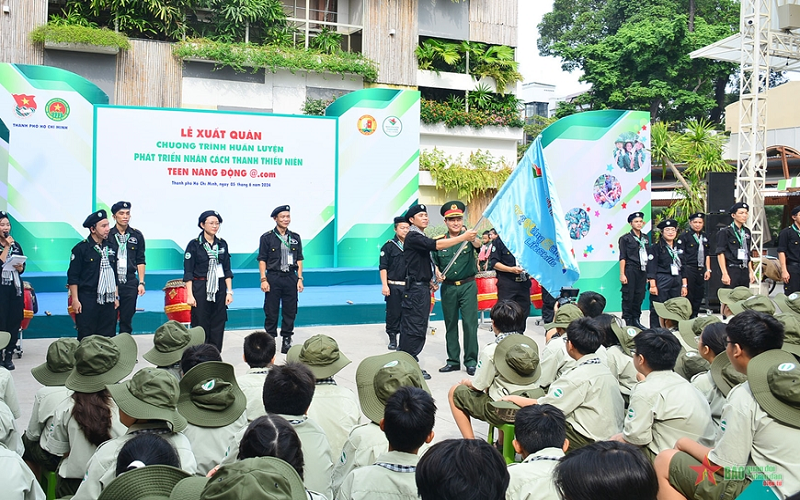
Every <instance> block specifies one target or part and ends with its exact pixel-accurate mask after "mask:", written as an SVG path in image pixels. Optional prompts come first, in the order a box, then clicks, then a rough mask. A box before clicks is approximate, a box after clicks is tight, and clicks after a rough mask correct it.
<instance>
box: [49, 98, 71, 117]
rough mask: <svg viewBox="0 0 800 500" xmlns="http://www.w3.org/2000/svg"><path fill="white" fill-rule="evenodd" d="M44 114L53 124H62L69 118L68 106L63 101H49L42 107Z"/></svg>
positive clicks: (56, 99) (57, 99) (58, 99)
mask: <svg viewBox="0 0 800 500" xmlns="http://www.w3.org/2000/svg"><path fill="white" fill-rule="evenodd" d="M44 114H46V115H47V117H48V118H50V119H51V120H53V121H54V122H63V121H64V120H66V119H67V117H68V116H69V104H67V101H65V100H64V99H61V98H60V97H56V98H55V99H50V100H49V101H47V104H46V105H45V106H44Z"/></svg>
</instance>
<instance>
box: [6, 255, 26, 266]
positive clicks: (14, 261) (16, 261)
mask: <svg viewBox="0 0 800 500" xmlns="http://www.w3.org/2000/svg"><path fill="white" fill-rule="evenodd" d="M26 260H28V258H27V257H26V256H24V255H12V256H11V257H9V258H8V260H6V263H5V264H3V269H4V270H8V269H14V266H18V265H20V264H24V263H25V261H26Z"/></svg>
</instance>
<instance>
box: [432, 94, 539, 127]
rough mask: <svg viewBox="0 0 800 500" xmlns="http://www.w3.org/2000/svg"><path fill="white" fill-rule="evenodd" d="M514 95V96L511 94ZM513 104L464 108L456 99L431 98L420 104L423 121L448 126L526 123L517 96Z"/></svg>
mask: <svg viewBox="0 0 800 500" xmlns="http://www.w3.org/2000/svg"><path fill="white" fill-rule="evenodd" d="M511 97H514V96H511ZM514 101H515V102H514V103H513V105H509V104H508V103H506V104H505V105H503V104H499V105H498V107H497V109H480V108H476V109H470V110H469V112H467V111H466V109H464V107H463V104H462V105H461V106H458V105H457V104H458V102H457V100H456V99H453V100H449V101H448V102H438V101H434V100H431V99H422V101H421V106H420V120H421V121H422V123H427V124H432V123H444V124H445V125H446V126H447V127H448V128H452V127H461V126H469V127H475V128H481V127H487V126H493V127H522V126H523V125H524V124H525V123H524V122H523V121H522V118H521V117H520V113H519V108H518V106H517V102H516V98H514Z"/></svg>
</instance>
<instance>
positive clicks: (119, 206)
mask: <svg viewBox="0 0 800 500" xmlns="http://www.w3.org/2000/svg"><path fill="white" fill-rule="evenodd" d="M130 209H131V202H129V201H118V202H116V203H114V204H113V205H111V214H112V215H113V214H115V213H117V212H119V211H120V210H130Z"/></svg>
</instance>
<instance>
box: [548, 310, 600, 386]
mask: <svg viewBox="0 0 800 500" xmlns="http://www.w3.org/2000/svg"><path fill="white" fill-rule="evenodd" d="M583 317H584V315H583V312H582V311H581V310H580V308H578V307H577V306H575V305H574V304H565V305H564V306H563V307H560V308H559V309H558V311H557V312H556V315H555V319H554V320H553V322H552V323H548V324H546V325H544V328H545V332H547V333H546V334H545V341H546V342H547V343H546V344H545V346H544V348H543V349H542V354H541V363H540V366H541V369H542V374H541V376H540V377H539V380H538V383H539V385H540V386H541V387H542V388H544V389H547V387H549V386H550V384H552V383H553V381H555V380H556V379H557V378H558V377H560V376H561V375H562V374H563V373H564V372H567V371H569V370H571V369H572V368H574V367H575V360H574V359H572V358H571V357H570V356H569V355H568V354H567V344H566V343H564V342H552V340H553V339H559V340H562V341H563V336H564V334H565V333H566V331H567V327H568V326H569V324H570V323H572V322H573V321H574V320H576V319H578V318H583ZM596 354H597V356H598V357H599V358H600V361H601V362H602V363H603V364H607V362H608V359H607V358H608V355H607V353H606V348H605V347H603V345H602V344H601V345H600V347H599V348H598V349H597V352H596Z"/></svg>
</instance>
